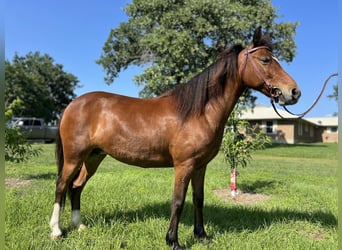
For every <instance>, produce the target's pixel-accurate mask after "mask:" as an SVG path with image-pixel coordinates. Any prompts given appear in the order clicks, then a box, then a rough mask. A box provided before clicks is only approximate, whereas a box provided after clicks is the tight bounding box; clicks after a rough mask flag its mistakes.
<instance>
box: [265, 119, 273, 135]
mask: <svg viewBox="0 0 342 250" xmlns="http://www.w3.org/2000/svg"><path fill="white" fill-rule="evenodd" d="M272 133H273V121H266V134H272Z"/></svg>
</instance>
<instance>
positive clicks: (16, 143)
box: [5, 98, 41, 162]
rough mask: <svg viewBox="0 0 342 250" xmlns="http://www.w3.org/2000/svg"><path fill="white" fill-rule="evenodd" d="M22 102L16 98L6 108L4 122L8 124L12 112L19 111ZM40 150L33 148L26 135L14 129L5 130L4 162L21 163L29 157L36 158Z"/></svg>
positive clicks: (7, 128)
mask: <svg viewBox="0 0 342 250" xmlns="http://www.w3.org/2000/svg"><path fill="white" fill-rule="evenodd" d="M23 105H24V102H23V101H22V100H21V99H20V98H16V99H15V100H13V101H12V103H11V104H10V105H9V106H8V107H7V108H6V111H5V120H6V122H8V121H9V120H10V118H11V117H12V116H13V110H16V109H20V107H21V106H23ZM40 151H41V149H40V148H33V147H32V145H31V144H29V143H28V142H27V140H26V135H25V134H24V133H23V132H21V131H20V130H19V128H16V127H6V128H5V161H11V162H23V161H26V160H28V159H29V158H30V157H33V156H38V155H39V153H40Z"/></svg>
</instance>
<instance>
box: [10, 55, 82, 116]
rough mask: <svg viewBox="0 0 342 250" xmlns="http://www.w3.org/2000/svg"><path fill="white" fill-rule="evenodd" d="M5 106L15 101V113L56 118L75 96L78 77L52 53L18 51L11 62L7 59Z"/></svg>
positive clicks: (13, 108)
mask: <svg viewBox="0 0 342 250" xmlns="http://www.w3.org/2000/svg"><path fill="white" fill-rule="evenodd" d="M5 73H6V74H5V108H6V110H8V107H10V106H13V102H16V101H18V100H21V101H22V105H19V106H18V105H17V106H13V107H12V108H11V109H10V110H11V112H12V115H13V116H35V117H42V118H44V119H45V121H51V120H53V119H57V118H58V117H59V115H60V114H61V112H62V110H63V109H64V108H65V107H66V106H67V104H68V103H69V102H70V101H71V100H72V99H73V98H74V97H75V94H74V89H75V88H76V87H78V85H77V83H78V79H77V77H75V76H74V75H72V74H70V73H67V72H65V71H64V70H63V65H61V64H55V63H54V60H53V59H52V57H50V56H49V55H47V54H45V55H40V53H39V52H35V53H32V52H29V53H28V54H27V55H26V56H19V55H18V54H15V55H14V57H13V60H12V62H10V61H8V60H6V61H5Z"/></svg>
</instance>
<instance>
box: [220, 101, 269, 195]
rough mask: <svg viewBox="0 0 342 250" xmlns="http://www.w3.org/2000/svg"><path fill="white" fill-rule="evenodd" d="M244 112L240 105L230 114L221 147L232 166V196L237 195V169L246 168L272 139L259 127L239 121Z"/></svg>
mask: <svg viewBox="0 0 342 250" xmlns="http://www.w3.org/2000/svg"><path fill="white" fill-rule="evenodd" d="M244 110H245V106H244V105H241V103H239V104H237V105H236V107H235V109H234V110H233V112H232V113H231V114H230V116H229V118H228V121H227V123H226V128H225V133H224V135H223V140H222V145H221V151H222V152H223V156H224V159H225V161H226V162H227V163H228V164H229V165H230V167H231V171H232V173H231V192H232V196H235V195H236V194H237V193H236V175H237V168H238V167H246V166H247V164H248V163H249V161H250V160H251V159H252V155H251V153H252V152H253V151H255V150H258V149H263V148H265V146H266V145H267V144H270V143H271V140H270V138H269V137H268V136H266V135H265V134H264V133H263V131H262V130H260V128H259V127H258V126H254V127H250V126H249V123H248V122H247V121H245V120H240V119H239V117H240V116H241V113H242V112H243V111H244ZM247 131H248V133H247Z"/></svg>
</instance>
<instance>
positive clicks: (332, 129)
mask: <svg viewBox="0 0 342 250" xmlns="http://www.w3.org/2000/svg"><path fill="white" fill-rule="evenodd" d="M328 133H337V127H329V128H328Z"/></svg>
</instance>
